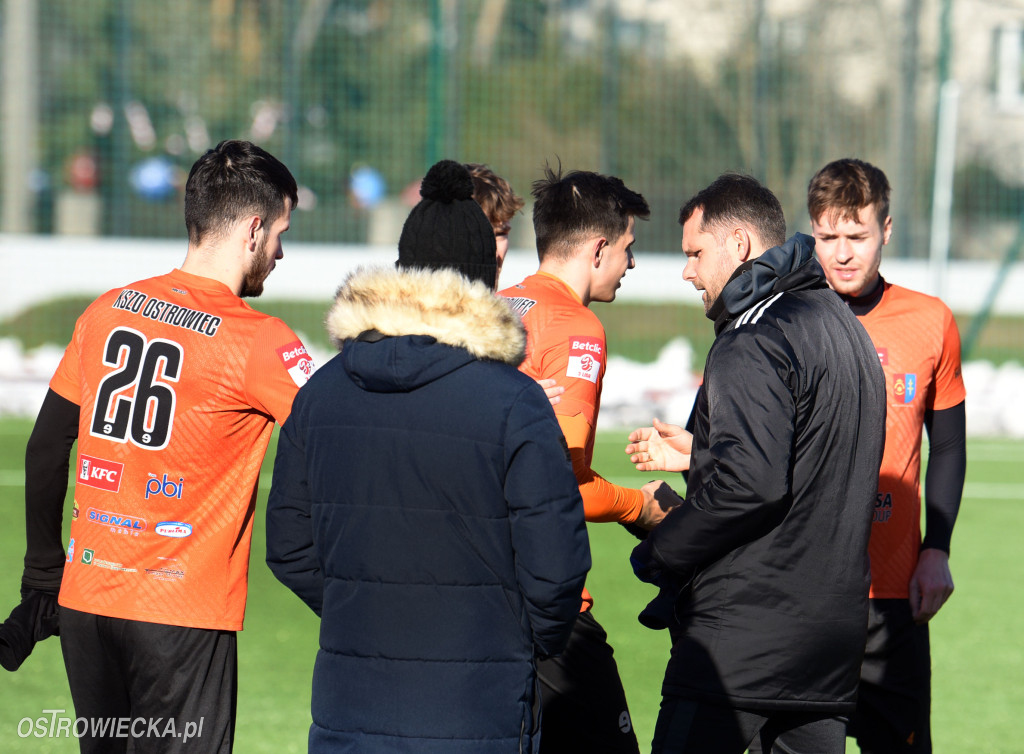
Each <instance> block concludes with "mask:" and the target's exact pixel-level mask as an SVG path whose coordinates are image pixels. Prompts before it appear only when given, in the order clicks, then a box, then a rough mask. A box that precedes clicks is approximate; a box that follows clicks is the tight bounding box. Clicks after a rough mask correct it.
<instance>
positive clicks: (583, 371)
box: [565, 336, 604, 384]
mask: <svg viewBox="0 0 1024 754" xmlns="http://www.w3.org/2000/svg"><path fill="white" fill-rule="evenodd" d="M603 359H604V346H603V345H602V343H601V341H600V340H598V339H597V338H587V337H579V336H578V337H572V338H569V366H568V368H567V369H566V370H565V376H566V377H576V378H578V379H581V380H590V381H591V382H593V383H595V384H596V383H597V379H598V377H599V376H600V375H601V363H602V360H603Z"/></svg>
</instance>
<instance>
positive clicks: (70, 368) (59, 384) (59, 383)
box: [49, 317, 83, 406]
mask: <svg viewBox="0 0 1024 754" xmlns="http://www.w3.org/2000/svg"><path fill="white" fill-rule="evenodd" d="M82 319H83V318H82V317H79V319H78V321H77V322H76V323H75V332H74V334H73V335H72V336H71V342H70V343H68V347H67V348H65V349H64V355H63V356H62V357H61V360H60V364H58V365H57V371H55V372H54V373H53V376H52V377H51V378H50V385H49V387H50V389H51V390H52V391H53V392H55V393H56V394H57V395H59V396H60V397H61V398H64V399H65V400H69V401H71V402H72V403H74V404H76V405H78V406H81V405H82V381H81V379H80V377H79V367H80V366H81V365H80V361H79V358H80V357H79V354H78V348H79V343H80V342H81V337H82V331H81V327H82Z"/></svg>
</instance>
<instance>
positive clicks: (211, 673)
mask: <svg viewBox="0 0 1024 754" xmlns="http://www.w3.org/2000/svg"><path fill="white" fill-rule="evenodd" d="M60 640H61V651H62V652H63V655H64V666H65V668H66V669H67V673H68V683H69V685H70V687H71V699H72V701H73V702H74V705H75V718H76V721H75V726H76V727H75V730H76V733H78V734H82V735H81V737H80V739H79V745H80V746H81V750H82V752H83V754H122V753H127V752H133V753H134V754H171V753H172V752H183V751H187V752H190V754H197V753H206V752H208V753H209V754H225V752H231V747H232V742H233V739H234V727H235V702H236V699H237V692H238V655H237V643H236V636H235V632H234V631H214V630H208V629H201V628H184V627H182V626H166V625H162V624H159V623H143V622H141V621H132V620H122V619H120V618H108V617H106V616H101V615H92V614H91V613H83V612H79V611H77V610H68V609H67V608H61V614H60Z"/></svg>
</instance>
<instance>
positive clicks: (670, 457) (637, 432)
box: [626, 419, 693, 471]
mask: <svg viewBox="0 0 1024 754" xmlns="http://www.w3.org/2000/svg"><path fill="white" fill-rule="evenodd" d="M692 445H693V435H692V434H690V433H689V432H687V431H686V430H685V429H683V428H682V427H678V426H676V425H675V424H665V423H663V422H661V421H659V420H658V419H655V420H654V426H653V427H641V428H640V429H634V430H633V431H632V432H630V433H629V445H627V446H626V452H627V453H629V454H630V455H629V460H630V461H632V462H633V465H635V466H636V470H637V471H686V470H687V469H688V468H690V448H691V446H692Z"/></svg>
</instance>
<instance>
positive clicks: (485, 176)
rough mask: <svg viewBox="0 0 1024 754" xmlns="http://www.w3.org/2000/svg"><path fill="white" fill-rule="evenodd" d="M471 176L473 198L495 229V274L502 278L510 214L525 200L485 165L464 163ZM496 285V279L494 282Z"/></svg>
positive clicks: (512, 214) (510, 227)
mask: <svg viewBox="0 0 1024 754" xmlns="http://www.w3.org/2000/svg"><path fill="white" fill-rule="evenodd" d="M466 169H467V170H469V174H470V176H472V178H473V198H474V199H475V200H476V203H477V204H479V205H480V209H482V210H483V211H484V214H485V215H486V216H487V221H488V222H489V223H490V224H491V227H492V228H493V229H494V243H495V245H496V247H497V248H496V250H495V255H496V258H497V262H498V271H497V273H496V275H495V277H496V278H498V279H500V278H501V267H502V265H503V264H504V263H505V254H506V253H507V252H508V234H509V231H511V230H512V218H513V217H515V215H516V212H518V211H519V210H521V209H522V208H523V205H524V204H525V202H524V201H523V198H522V197H521V196H519V195H518V194H517V193H516V192H515V191H513V190H512V187H511V186H510V185H509V184H508V181H506V180H505V179H504V178H502V177H501V176H499V175H497V174H496V173H495V172H494V171H493V170H491V169H490V168H489V167H488V166H487V165H481V164H480V163H476V162H469V163H466ZM495 285H497V283H495Z"/></svg>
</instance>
